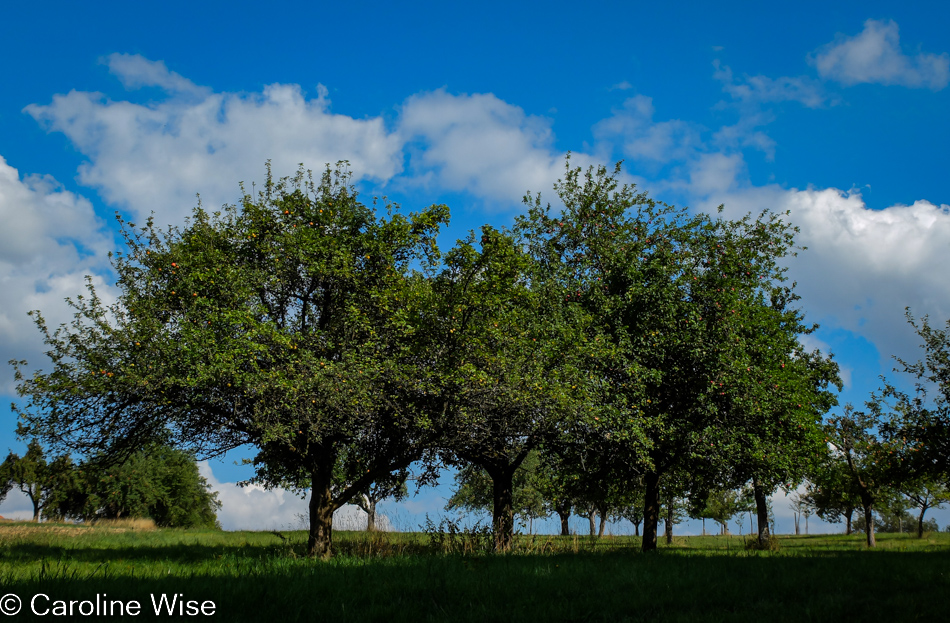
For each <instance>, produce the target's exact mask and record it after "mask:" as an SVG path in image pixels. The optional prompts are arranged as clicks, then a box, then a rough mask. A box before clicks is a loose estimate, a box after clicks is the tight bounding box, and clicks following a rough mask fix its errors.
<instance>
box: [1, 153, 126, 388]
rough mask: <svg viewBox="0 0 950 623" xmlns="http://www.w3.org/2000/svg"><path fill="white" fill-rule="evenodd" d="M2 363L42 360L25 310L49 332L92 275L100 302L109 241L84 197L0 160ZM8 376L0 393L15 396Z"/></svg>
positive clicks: (38, 339)
mask: <svg viewBox="0 0 950 623" xmlns="http://www.w3.org/2000/svg"><path fill="white" fill-rule="evenodd" d="M0 222H2V223H3V227H0V287H2V288H3V293H4V295H3V299H2V302H0V360H2V361H3V363H4V364H6V362H7V361H8V360H10V359H27V360H28V361H29V362H30V364H32V365H33V366H36V365H39V366H40V367H42V365H43V363H44V362H45V360H46V357H45V355H43V351H44V347H43V343H42V340H41V335H40V333H39V331H38V330H37V329H36V328H35V327H34V325H33V321H32V320H31V319H30V318H29V317H27V312H28V311H30V310H33V309H39V310H42V312H43V314H44V316H45V317H46V319H47V321H48V324H49V325H50V326H51V327H52V328H55V327H56V326H58V325H59V324H60V323H63V322H66V321H68V320H69V319H70V318H71V316H72V314H71V310H70V309H69V308H68V307H67V306H66V304H65V303H64V299H65V298H66V297H67V296H69V297H74V296H76V295H77V294H81V293H82V292H83V291H84V277H85V275H87V274H89V275H93V277H94V283H95V285H96V289H97V292H99V293H100V294H101V295H102V297H103V299H104V300H105V301H109V300H110V298H111V290H110V289H109V288H108V287H107V286H106V285H105V282H104V280H103V278H102V276H101V275H103V274H105V273H106V272H107V271H108V270H109V265H108V260H107V253H108V252H109V251H111V250H112V247H113V240H112V236H111V235H110V234H108V233H107V232H106V231H105V227H104V224H103V222H102V221H100V220H99V219H98V218H97V217H96V215H95V214H94V212H93V209H92V206H91V204H90V203H89V202H88V201H87V200H86V199H84V198H82V197H80V196H77V195H75V194H73V193H71V192H69V191H66V190H63V189H62V188H61V187H60V186H59V185H58V184H57V183H56V181H55V180H53V179H52V178H51V177H49V176H27V177H25V178H22V179H21V177H20V174H19V172H18V171H17V170H16V169H15V168H13V167H11V166H10V165H8V164H7V163H6V160H4V159H3V157H2V156H0ZM12 382H13V374H12V370H10V369H9V368H7V371H6V373H5V374H3V375H2V377H0V391H2V392H4V393H13V384H12Z"/></svg>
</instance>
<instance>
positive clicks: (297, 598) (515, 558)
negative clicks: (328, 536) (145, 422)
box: [0, 524, 950, 623]
mask: <svg viewBox="0 0 950 623" xmlns="http://www.w3.org/2000/svg"><path fill="white" fill-rule="evenodd" d="M305 538H306V535H305V533H303V532H283V533H268V532H216V531H189V530H162V529H159V530H135V529H127V528H119V527H86V526H49V525H40V526H36V525H29V524H7V525H4V526H2V527H0V594H6V593H15V594H17V595H19V596H20V597H21V598H22V599H23V600H24V606H25V607H24V611H23V613H21V614H20V615H19V616H17V617H16V619H24V618H29V617H30V615H29V612H28V610H29V605H28V600H29V598H30V597H32V596H33V595H34V594H36V593H40V592H42V593H45V594H47V595H49V596H50V598H52V599H60V600H91V599H94V598H95V595H96V594H97V593H98V594H107V595H108V598H109V599H123V600H128V599H135V600H138V601H140V602H142V603H143V614H142V615H141V616H138V617H135V618H134V620H141V619H149V618H151V616H150V615H151V611H150V606H149V605H148V604H149V595H150V594H156V595H158V594H162V593H165V594H173V593H177V594H184V595H185V598H186V599H195V600H200V601H204V600H212V601H214V602H215V604H216V606H217V610H216V614H215V615H214V617H212V618H215V619H219V620H223V621H275V622H277V621H279V622H280V623H284V622H285V621H387V622H393V621H414V622H415V621H690V622H695V621H751V620H756V621H763V620H764V621H769V622H771V621H831V620H865V621H877V620H888V621H905V620H943V619H944V618H945V617H946V612H947V595H950V535H948V534H934V535H929V536H928V538H925V539H923V540H918V539H916V538H913V537H909V536H907V535H880V536H879V547H878V549H877V550H874V551H870V550H867V549H866V548H864V546H863V542H862V540H861V537H860V536H854V537H844V536H824V535H823V536H802V537H781V539H780V546H781V547H780V549H779V551H777V552H757V551H750V550H746V549H745V547H744V542H745V540H744V539H743V538H741V537H680V538H677V539H675V541H674V543H673V545H672V546H665V545H663V546H661V548H660V550H659V551H657V552H655V553H652V554H649V555H644V554H641V553H640V552H639V539H637V538H635V537H614V538H609V537H607V538H603V539H599V540H591V539H589V538H586V537H563V538H562V537H519V538H518V540H517V544H516V548H515V552H514V553H512V554H509V555H504V556H499V555H491V554H487V553H477V552H473V551H472V550H473V549H477V548H476V546H477V545H479V544H478V543H474V544H473V545H472V547H469V548H468V549H467V550H466V549H465V547H464V545H463V544H460V543H458V542H457V543H456V545H457V547H456V548H455V549H456V550H457V551H459V550H461V551H468V552H469V553H468V554H465V555H463V554H458V553H455V554H444V553H442V552H441V551H436V550H435V548H433V547H432V546H431V545H430V544H429V541H428V540H427V538H426V537H425V535H421V534H400V533H395V534H382V535H376V536H373V535H367V534H364V533H355V532H351V533H345V532H344V533H337V534H336V535H335V539H336V540H335V547H336V551H337V555H336V556H334V557H333V558H332V559H330V560H313V559H309V558H307V557H306V556H304V555H303V553H304V546H305ZM447 548H448V546H446V545H443V549H447ZM45 618H50V617H44V619H45ZM164 618H167V617H164ZM202 618H204V617H202ZM60 620H62V619H60ZM130 620H132V619H131V618H130Z"/></svg>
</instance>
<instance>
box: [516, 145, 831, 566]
mask: <svg viewBox="0 0 950 623" xmlns="http://www.w3.org/2000/svg"><path fill="white" fill-rule="evenodd" d="M619 174H620V167H619V165H618V166H617V167H616V168H615V169H614V171H613V173H610V172H608V171H607V169H606V168H604V167H599V168H597V169H594V168H591V169H588V170H587V171H581V170H580V169H574V168H571V167H570V164H569V163H568V166H567V171H566V174H565V177H564V179H563V180H561V181H559V182H558V184H557V185H556V186H555V190H556V192H557V194H558V197H559V198H560V200H561V202H562V203H563V205H564V209H563V211H562V212H561V213H560V214H555V213H553V212H552V210H551V208H550V206H545V205H544V204H542V202H541V199H540V197H537V196H532V195H528V196H527V197H526V202H527V203H528V205H529V212H528V214H527V215H526V216H525V217H523V218H522V219H520V220H519V228H520V230H521V231H522V232H523V235H524V237H526V238H528V239H529V240H530V241H531V245H530V246H529V249H530V251H531V253H532V255H533V256H534V257H535V258H537V261H538V262H540V263H547V264H561V265H563V266H564V267H565V268H564V270H563V276H562V277H561V282H562V283H564V284H565V290H566V291H567V292H566V298H567V299H568V302H569V303H570V304H572V305H576V306H578V307H582V308H583V309H584V310H585V311H586V313H587V314H588V315H589V316H590V317H591V318H594V319H596V322H595V323H594V324H593V325H591V328H590V335H591V338H593V339H597V338H598V337H600V336H602V337H603V339H604V341H605V346H604V348H603V349H602V351H601V355H600V356H599V357H597V358H595V359H592V360H591V363H590V368H589V369H590V373H591V375H592V376H593V377H594V378H597V379H599V380H602V381H603V383H604V384H605V385H606V386H608V387H609V391H607V392H605V394H604V395H605V401H604V403H603V404H602V405H601V408H600V409H599V412H600V413H599V414H598V415H599V419H598V420H597V421H595V422H592V424H593V426H590V429H591V434H597V435H600V436H601V437H602V439H604V440H605V443H606V440H608V439H609V440H610V441H609V443H610V444H613V445H615V446H616V448H615V449H614V450H612V451H611V452H609V453H607V454H606V455H605V456H610V461H609V463H610V464H611V465H612V467H611V469H612V470H613V473H614V476H615V478H618V479H622V480H632V479H635V478H637V477H642V479H643V483H644V513H643V514H644V538H643V549H644V550H651V549H655V548H656V537H657V523H658V520H659V510H660V490H661V480H662V479H663V478H664V477H667V476H668V475H669V474H670V473H672V472H673V471H675V470H677V469H683V470H686V471H689V472H695V471H700V472H703V473H707V472H714V471H716V470H719V471H723V470H727V469H728V467H729V466H731V465H734V464H735V463H737V462H738V460H739V458H740V457H741V455H742V453H743V452H745V450H746V445H744V444H745V440H744V439H743V437H745V438H746V439H748V438H751V437H754V436H760V437H770V438H771V440H772V441H773V443H772V445H771V446H768V445H767V444H765V443H762V444H757V445H756V448H755V452H756V454H761V455H762V459H763V462H764V461H765V460H766V459H769V458H774V457H775V455H777V454H779V453H780V452H782V451H783V449H784V448H783V447H782V446H781V444H777V443H775V441H776V439H777V438H776V436H775V435H772V434H771V433H770V431H769V430H768V429H769V427H771V426H773V425H776V426H775V427H776V428H779V429H781V430H782V431H786V430H788V429H789V428H795V430H796V431H798V430H800V429H798V428H797V426H795V425H794V424H791V423H790V424H788V425H786V424H784V423H782V425H781V426H777V425H778V424H779V422H773V420H779V419H782V418H789V419H790V420H795V424H797V423H798V422H799V421H801V420H802V419H804V418H805V417H806V416H807V417H811V418H814V413H815V412H816V411H817V410H818V409H820V406H821V405H820V404H813V403H816V402H818V401H816V400H814V399H813V400H805V398H806V397H807V398H813V394H814V388H813V391H812V394H811V395H808V396H801V394H802V393H803V392H804V390H803V391H802V392H796V391H784V392H783V393H782V394H783V395H782V401H779V400H775V401H774V404H768V405H764V404H761V400H760V399H759V397H758V396H753V397H751V398H750V399H749V400H748V403H747V404H746V403H744V402H743V401H744V400H745V399H744V398H743V396H744V392H743V390H744V389H745V388H746V387H749V386H752V385H759V384H760V383H763V384H764V383H766V382H768V383H769V386H770V387H774V386H775V385H776V384H778V385H781V384H783V383H795V382H796V381H795V376H794V374H795V373H797V372H799V371H800V370H801V369H802V368H805V367H807V365H808V364H807V363H806V362H807V361H808V360H807V358H806V357H805V356H804V355H797V359H796V354H797V352H798V351H797V350H796V349H794V348H792V347H790V346H788V344H790V343H791V342H793V341H794V340H795V339H797V337H798V336H799V335H801V334H802V333H806V332H807V327H804V326H803V325H802V324H801V322H800V317H799V316H798V313H797V312H795V311H793V310H789V308H788V305H787V304H786V303H787V302H788V301H791V300H793V298H792V292H791V290H792V288H791V287H787V286H784V285H783V282H784V279H785V276H784V273H785V269H784V267H783V265H782V263H783V261H784V258H785V257H786V256H788V255H789V254H791V253H792V252H793V251H794V248H795V246H794V235H795V230H794V228H792V227H791V226H789V225H788V224H787V223H786V222H785V221H783V220H782V219H781V218H779V217H778V216H776V215H773V214H771V213H769V212H763V213H762V214H761V215H760V216H759V217H757V218H751V217H746V218H744V219H740V220H738V221H725V220H723V219H721V218H713V217H710V216H707V215H703V214H695V215H694V214H690V213H689V212H687V211H686V210H684V209H681V208H676V207H673V206H669V205H666V204H663V203H660V202H657V201H654V200H652V199H650V198H648V197H647V195H646V194H645V193H638V192H636V188H635V187H633V186H629V185H621V184H620V183H619V180H618V178H619ZM755 340H758V342H755ZM753 359H756V362H755V366H756V367H755V368H753V361H752V360H753ZM793 359H795V360H796V361H798V362H801V363H800V364H798V365H796V366H795V367H796V369H795V370H793V369H792V366H790V365H789V364H790V362H792V360H793ZM743 364H744V365H743ZM783 364H784V365H785V366H786V367H787V368H788V369H787V370H786V369H784V368H783V367H782V365H783ZM812 378H815V375H812V376H810V377H809V379H812ZM804 385H805V386H806V387H805V388H804V389H806V390H807V383H805V384H804ZM761 394H764V387H763V391H762V392H760V395H761ZM799 397H801V398H802V400H800V401H798V402H794V403H792V404H793V405H794V406H793V408H794V409H801V410H802V412H801V415H797V414H790V415H786V414H785V413H784V411H780V410H779V407H780V406H781V407H783V408H787V407H789V404H790V402H791V400H793V399H795V398H799ZM757 400H758V402H759V403H760V404H756V401H757ZM799 402H801V404H802V407H798V406H797V405H798V404H799ZM792 416H794V417H792ZM581 424H584V422H583V420H581ZM813 428H814V426H812V429H813ZM812 433H813V430H812ZM795 434H796V435H797V434H798V433H795ZM608 435H609V437H608ZM778 438H779V440H780V438H781V435H779V437H778ZM789 441H790V443H789V445H791V444H792V443H794V440H789ZM766 455H769V456H766ZM618 457H622V458H621V459H620V460H617V458H618ZM746 471H751V470H746ZM777 471H778V470H777ZM730 477H731V478H737V476H736V475H735V474H733V475H731V476H730ZM769 477H770V478H771V477H772V475H771V474H769ZM763 491H764V489H763ZM761 498H762V499H763V500H764V498H765V496H764V495H762V496H761Z"/></svg>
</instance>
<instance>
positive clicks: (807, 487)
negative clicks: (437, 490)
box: [403, 452, 950, 541]
mask: <svg viewBox="0 0 950 623" xmlns="http://www.w3.org/2000/svg"><path fill="white" fill-rule="evenodd" d="M836 456H837V458H838V461H837V462H835V461H834V459H835V457H836ZM814 466H815V468H816V469H813V470H812V471H811V472H810V473H809V475H808V479H807V480H806V481H805V483H804V490H803V491H802V492H797V491H796V492H793V493H791V495H790V496H789V498H788V499H789V508H790V509H791V510H792V513H793V520H794V526H795V534H800V533H801V530H802V526H801V523H802V520H804V523H805V526H804V531H805V534H808V518H809V517H811V516H818V517H819V518H821V519H823V520H824V521H827V522H830V523H841V522H844V523H845V533H846V534H852V532H854V531H857V532H862V533H865V534H868V533H869V532H870V533H871V534H872V535H873V533H874V532H876V531H881V532H907V533H909V532H916V534H917V536H918V537H922V536H923V535H924V533H925V532H936V531H937V530H938V529H939V527H938V525H937V523H936V520H934V519H927V518H926V514H927V511H929V510H931V509H934V508H938V507H940V506H942V505H943V504H945V503H947V502H950V491H948V489H947V487H946V485H944V484H941V483H939V482H934V481H933V480H929V481H927V480H921V479H916V480H915V479H909V480H902V481H901V482H899V483H896V482H895V483H893V484H892V485H891V486H889V487H887V488H886V489H883V490H882V491H881V492H880V495H879V496H878V498H877V500H876V503H875V505H874V507H873V508H872V510H873V511H874V512H873V514H872V520H873V521H872V522H871V524H870V525H869V524H868V522H867V519H866V517H865V516H864V514H863V513H861V514H860V516H858V517H857V518H855V513H856V512H857V511H860V510H862V509H863V506H862V503H861V499H860V496H859V495H858V493H857V488H856V485H855V482H854V479H853V477H852V476H851V475H850V474H849V473H848V472H847V471H846V470H847V463H846V462H845V461H844V460H843V457H841V456H840V455H837V453H835V452H829V454H828V455H826V456H825V457H822V460H819V461H816V462H815V464H814ZM831 470H837V471H836V472H832V471H831ZM562 476H563V475H562ZM557 479H558V475H556V474H554V473H553V472H552V471H550V466H549V465H546V464H545V462H544V461H542V460H541V458H540V456H539V454H538V453H537V452H533V453H531V454H530V455H529V456H528V458H527V459H526V460H525V461H524V462H523V463H522V464H521V466H520V467H519V468H518V470H517V471H516V472H515V475H514V479H513V484H514V491H513V509H514V514H515V517H516V518H519V519H520V523H521V525H522V527H524V528H527V529H528V530H529V531H530V530H531V525H532V523H533V522H534V520H540V519H545V518H548V517H551V516H552V515H556V516H557V517H558V518H559V519H560V533H561V535H562V536H567V535H569V534H570V533H571V529H570V526H569V519H570V517H571V516H572V515H578V516H581V517H584V518H586V519H587V520H588V522H589V534H590V536H598V537H599V536H603V534H604V531H605V528H606V524H607V522H609V521H619V520H627V521H629V522H630V523H631V524H632V525H633V528H634V534H635V535H637V536H639V535H640V525H641V524H642V523H643V488H642V484H641V483H637V482H634V483H625V486H624V487H623V492H624V495H622V496H617V495H614V496H612V497H610V498H598V497H592V495H591V493H592V492H596V491H597V489H596V488H591V487H588V486H580V487H575V488H574V489H573V490H572V491H570V492H568V491H565V490H564V489H563V488H559V487H558V486H556V484H555V483H556V482H557ZM575 482H578V481H575ZM668 486H670V485H667V487H668ZM403 491H404V490H403ZM671 493H672V494H671V495H661V504H660V517H661V519H662V522H663V524H664V535H665V536H666V538H667V540H668V541H671V540H672V536H673V526H675V525H676V524H678V523H680V522H681V521H683V520H685V519H686V518H690V519H696V520H701V521H702V522H703V534H706V523H705V522H706V520H707V519H709V520H712V521H714V522H716V523H717V524H719V531H720V534H727V533H728V531H729V522H730V521H731V520H733V519H734V520H735V523H736V526H738V528H739V531H740V532H741V531H742V530H743V527H742V526H743V524H745V523H746V520H747V519H748V525H749V531H750V532H754V531H755V523H754V521H753V519H752V513H754V512H755V511H756V504H755V499H754V492H753V491H752V488H751V487H749V486H744V487H742V488H739V489H714V490H712V491H701V492H699V493H700V494H701V495H702V496H705V497H696V492H690V491H683V490H680V491H672V492H671ZM911 509H915V514H914V515H911V514H910V512H909V511H910V510H911ZM445 510H448V511H465V512H475V513H483V512H486V511H487V512H489V513H490V512H491V510H492V482H491V479H490V478H489V477H488V474H487V473H485V471H484V470H481V469H479V468H477V467H475V466H473V465H467V466H465V467H464V468H462V469H460V470H458V471H457V472H456V474H455V489H454V491H453V495H452V496H451V497H450V498H449V500H448V502H447V504H446V506H445ZM747 513H748V514H749V516H748V518H747V517H746V514H747ZM768 516H769V524H770V525H771V526H773V527H774V525H775V519H774V514H773V510H772V508H771V503H769V504H768ZM598 518H599V526H598V521H597V520H598ZM877 526H880V528H878V527H877ZM773 529H774V528H773Z"/></svg>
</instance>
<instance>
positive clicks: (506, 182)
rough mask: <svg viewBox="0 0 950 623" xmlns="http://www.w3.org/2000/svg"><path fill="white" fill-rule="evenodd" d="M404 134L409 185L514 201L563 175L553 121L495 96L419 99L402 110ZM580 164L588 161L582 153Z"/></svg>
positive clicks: (433, 95)
mask: <svg viewBox="0 0 950 623" xmlns="http://www.w3.org/2000/svg"><path fill="white" fill-rule="evenodd" d="M399 133H400V135H401V136H402V137H403V139H404V140H405V141H406V142H407V143H408V145H407V147H408V151H409V154H410V163H411V165H410V166H411V170H410V172H409V174H410V175H411V177H407V178H406V179H404V182H405V183H407V184H410V185H412V184H420V183H422V184H435V185H437V186H438V187H441V188H443V189H446V190H453V191H468V192H470V193H473V194H475V195H477V196H479V197H482V198H487V199H493V200H500V201H504V202H510V203H515V202H517V201H518V200H520V199H521V197H522V196H523V195H524V193H525V191H527V190H531V191H536V190H546V189H549V188H551V185H552V183H553V182H554V181H555V180H556V179H557V178H558V177H559V175H560V174H561V172H562V171H563V166H564V154H563V153H562V152H559V151H557V150H556V149H555V148H554V134H553V133H552V132H551V124H550V121H549V120H547V119H544V118H541V117H535V116H531V115H527V114H525V112H524V110H522V109H521V108H519V107H517V106H512V105H511V104H508V103H507V102H504V101H503V100H501V99H499V98H497V97H495V96H494V95H492V94H490V93H486V94H474V95H464V94H463V95H452V94H449V93H446V92H445V91H444V90H438V91H433V92H430V93H423V94H420V95H414V96H412V97H410V98H409V99H408V100H406V102H405V104H404V105H403V107H402V114H401V116H400V120H399ZM575 160H576V162H575V164H585V162H586V158H585V156H583V155H582V154H578V155H577V157H576V158H575Z"/></svg>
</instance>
